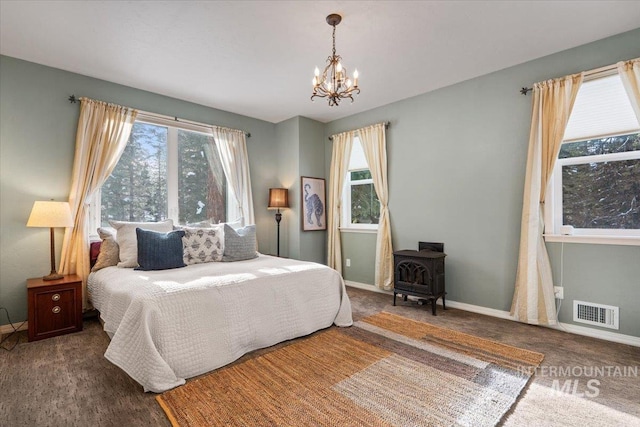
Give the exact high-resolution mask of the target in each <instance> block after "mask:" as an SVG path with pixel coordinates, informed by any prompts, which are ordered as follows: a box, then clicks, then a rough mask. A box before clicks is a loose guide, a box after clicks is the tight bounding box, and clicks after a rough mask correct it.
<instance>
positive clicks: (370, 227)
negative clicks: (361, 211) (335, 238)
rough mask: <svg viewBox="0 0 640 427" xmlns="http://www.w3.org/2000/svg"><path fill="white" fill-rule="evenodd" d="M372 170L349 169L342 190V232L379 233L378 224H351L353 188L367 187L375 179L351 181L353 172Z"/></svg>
mask: <svg viewBox="0 0 640 427" xmlns="http://www.w3.org/2000/svg"><path fill="white" fill-rule="evenodd" d="M365 170H370V169H369V168H358V169H349V170H348V171H347V176H346V178H345V180H344V188H343V189H342V192H343V193H342V194H343V196H342V206H343V209H342V218H341V226H340V227H339V230H340V231H344V232H352V233H358V232H360V233H377V232H378V224H352V223H351V191H350V190H351V187H352V186H354V185H366V184H373V178H368V179H359V180H356V181H352V180H351V172H359V171H365Z"/></svg>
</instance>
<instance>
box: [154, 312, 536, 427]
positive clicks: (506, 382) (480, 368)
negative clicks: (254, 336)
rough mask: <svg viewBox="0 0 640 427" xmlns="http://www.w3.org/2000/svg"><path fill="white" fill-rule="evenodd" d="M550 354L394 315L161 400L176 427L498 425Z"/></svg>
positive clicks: (297, 345) (325, 335)
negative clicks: (532, 373) (531, 376)
mask: <svg viewBox="0 0 640 427" xmlns="http://www.w3.org/2000/svg"><path fill="white" fill-rule="evenodd" d="M543 358H544V356H543V355H542V354H540V353H535V352H532V351H528V350H522V349H518V348H515V347H510V346H507V345H503V344H500V343H496V342H492V341H489V340H485V339H482V338H478V337H475V336H472V335H467V334H463V333H460V332H456V331H452V330H449V329H445V328H441V327H437V326H434V325H429V324H427V323H422V322H417V321H414V320H410V319H407V318H404V317H401V316H397V315H394V314H390V313H385V312H383V313H379V314H376V315H374V316H370V317H367V318H365V319H363V320H361V321H359V322H356V323H355V325H354V326H353V327H351V328H330V329H328V330H326V331H323V332H320V333H317V334H315V335H312V336H310V337H308V338H304V339H300V340H297V341H295V342H293V343H292V344H290V345H288V346H286V347H281V348H278V349H276V350H274V351H272V352H269V353H266V354H264V355H262V356H259V357H256V358H254V359H250V360H247V361H245V362H243V363H239V364H236V365H232V366H228V367H226V368H221V369H219V370H217V371H215V372H212V373H211V374H208V375H206V376H204V377H201V378H198V379H196V380H193V381H190V382H188V383H187V384H186V385H184V386H182V387H178V388H176V389H173V390H169V391H167V392H165V393H163V394H162V395H159V396H157V400H158V402H159V403H160V405H161V406H162V408H163V409H164V411H165V412H166V414H167V416H168V418H169V420H170V421H171V423H172V424H173V425H174V426H181V427H186V426H221V425H224V426H439V425H443V426H444V425H446V426H451V425H469V426H493V425H495V424H497V423H498V422H499V421H500V420H501V418H502V417H503V416H504V414H505V413H506V412H507V411H508V410H509V409H510V408H511V406H512V405H513V404H514V403H515V401H516V399H517V397H518V396H519V395H520V393H521V392H522V390H523V388H524V387H525V386H526V384H527V382H528V380H529V376H530V375H529V372H533V371H534V370H533V369H531V368H532V367H537V366H538V365H539V364H540V362H542V359H543Z"/></svg>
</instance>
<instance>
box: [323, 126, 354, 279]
mask: <svg viewBox="0 0 640 427" xmlns="http://www.w3.org/2000/svg"><path fill="white" fill-rule="evenodd" d="M353 136H354V132H343V133H340V134H337V135H334V136H333V151H332V153H331V168H330V170H329V209H328V212H327V213H328V215H327V230H328V233H327V234H328V238H327V264H328V265H329V267H331V268H333V269H335V270H337V271H338V273H340V274H341V275H342V245H341V243H340V212H341V209H342V207H341V206H340V205H341V204H342V190H343V188H344V179H345V177H346V175H347V170H348V169H349V159H350V157H351V148H352V147H353Z"/></svg>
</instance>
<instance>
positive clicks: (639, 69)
mask: <svg viewBox="0 0 640 427" xmlns="http://www.w3.org/2000/svg"><path fill="white" fill-rule="evenodd" d="M616 65H617V66H618V74H620V79H621V80H622V85H623V86H624V88H625V90H626V91H627V95H629V101H631V106H632V107H633V111H635V113H636V117H637V118H638V121H639V122H640V58H636V59H632V60H630V61H624V62H618V63H617V64H616Z"/></svg>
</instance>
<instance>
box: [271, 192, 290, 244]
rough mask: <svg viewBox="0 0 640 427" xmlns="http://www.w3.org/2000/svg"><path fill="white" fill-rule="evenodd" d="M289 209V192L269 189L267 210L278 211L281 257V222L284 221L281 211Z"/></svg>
mask: <svg viewBox="0 0 640 427" xmlns="http://www.w3.org/2000/svg"><path fill="white" fill-rule="evenodd" d="M288 207H289V190H287V189H286V188H270V189H269V206H268V207H267V209H277V210H278V211H277V212H276V223H277V224H278V252H277V255H278V256H280V221H281V220H282V214H281V213H280V209H285V208H288Z"/></svg>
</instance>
